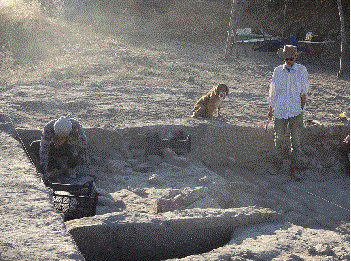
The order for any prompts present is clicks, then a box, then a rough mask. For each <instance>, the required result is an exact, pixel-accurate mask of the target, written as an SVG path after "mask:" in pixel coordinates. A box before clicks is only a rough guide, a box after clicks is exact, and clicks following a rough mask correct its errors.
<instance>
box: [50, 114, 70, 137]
mask: <svg viewBox="0 0 351 261" xmlns="http://www.w3.org/2000/svg"><path fill="white" fill-rule="evenodd" d="M54 131H55V135H57V136H59V137H67V136H68V135H69V134H70V132H71V131H72V123H71V120H70V119H69V118H67V117H65V116H61V117H60V118H59V119H58V120H57V121H55V123H54Z"/></svg>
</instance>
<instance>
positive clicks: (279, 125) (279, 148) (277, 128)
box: [274, 119, 288, 165]
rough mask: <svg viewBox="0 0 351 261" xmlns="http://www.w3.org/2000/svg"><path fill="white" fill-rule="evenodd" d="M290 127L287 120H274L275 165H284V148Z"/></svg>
mask: <svg viewBox="0 0 351 261" xmlns="http://www.w3.org/2000/svg"><path fill="white" fill-rule="evenodd" d="M287 125H288V120H287V119H274V147H275V155H274V163H275V164H279V165H281V164H282V160H283V155H284V150H283V146H284V143H285V133H286V129H287Z"/></svg>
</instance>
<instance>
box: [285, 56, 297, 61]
mask: <svg viewBox="0 0 351 261" xmlns="http://www.w3.org/2000/svg"><path fill="white" fill-rule="evenodd" d="M294 59H295V57H291V58H285V61H290V62H292V61H294Z"/></svg>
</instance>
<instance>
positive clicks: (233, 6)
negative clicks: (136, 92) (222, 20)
mask: <svg viewBox="0 0 351 261" xmlns="http://www.w3.org/2000/svg"><path fill="white" fill-rule="evenodd" d="M235 9H236V0H232V4H231V9H230V18H229V26H228V31H227V40H226V45H225V59H226V60H227V61H228V60H229V58H230V56H231V55H232V53H233V47H235V49H236V28H234V27H236V26H233V24H236V22H235V21H234V20H235V18H234V15H235ZM232 32H233V37H234V39H232ZM232 40H233V41H232Z"/></svg>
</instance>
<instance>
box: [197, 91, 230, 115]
mask: <svg viewBox="0 0 351 261" xmlns="http://www.w3.org/2000/svg"><path fill="white" fill-rule="evenodd" d="M228 93H229V88H228V86H227V85H225V84H219V85H218V86H215V87H213V88H212V89H211V90H210V91H209V92H208V93H206V94H205V95H204V96H202V97H201V98H200V99H199V100H198V101H197V102H196V104H195V105H194V109H193V115H192V117H194V118H197V117H203V118H212V117H213V116H214V112H215V111H217V116H218V117H219V116H220V115H219V110H220V108H221V103H222V101H223V100H224V98H225V96H226V95H228Z"/></svg>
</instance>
